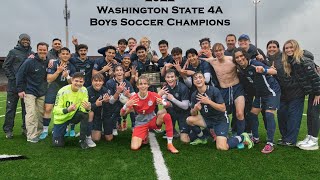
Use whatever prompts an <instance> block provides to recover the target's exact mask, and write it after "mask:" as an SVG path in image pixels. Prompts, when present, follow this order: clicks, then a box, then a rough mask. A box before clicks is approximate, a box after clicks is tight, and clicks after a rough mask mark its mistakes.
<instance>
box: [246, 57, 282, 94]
mask: <svg viewBox="0 0 320 180" xmlns="http://www.w3.org/2000/svg"><path fill="white" fill-rule="evenodd" d="M256 66H263V68H265V69H269V67H268V66H267V65H265V64H263V63H262V62H259V61H257V60H255V59H253V60H250V61H249V65H248V66H247V67H246V68H245V69H242V73H241V74H242V75H243V76H244V77H245V79H246V81H248V82H249V83H251V84H253V86H252V87H253V88H254V89H255V96H258V97H263V96H276V94H278V93H280V85H279V83H278V81H277V80H276V79H275V78H274V77H273V76H271V75H265V74H261V73H257V72H256Z"/></svg>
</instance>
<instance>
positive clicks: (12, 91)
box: [2, 34, 33, 139]
mask: <svg viewBox="0 0 320 180" xmlns="http://www.w3.org/2000/svg"><path fill="white" fill-rule="evenodd" d="M30 54H33V52H32V51H31V47H30V36H29V35H28V34H21V35H20V36H19V41H18V44H17V45H16V47H14V48H13V49H12V50H10V51H9V54H8V55H7V57H6V59H5V61H4V63H3V65H2V68H3V69H4V71H5V74H6V76H7V78H8V85H7V104H6V115H5V120H4V124H3V131H4V132H5V133H6V138H8V139H11V138H12V137H13V133H12V131H13V126H14V118H15V115H16V110H17V104H18V101H19V96H18V92H17V88H16V73H17V71H18V68H19V67H20V65H21V64H22V63H23V62H24V60H25V59H27V58H28V56H29V55H30ZM21 109H22V113H21V114H22V122H23V123H22V129H23V132H22V134H24V135H26V126H25V115H26V110H25V105H24V101H23V100H21Z"/></svg>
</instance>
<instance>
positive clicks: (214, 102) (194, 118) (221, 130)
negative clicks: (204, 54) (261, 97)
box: [187, 72, 253, 150]
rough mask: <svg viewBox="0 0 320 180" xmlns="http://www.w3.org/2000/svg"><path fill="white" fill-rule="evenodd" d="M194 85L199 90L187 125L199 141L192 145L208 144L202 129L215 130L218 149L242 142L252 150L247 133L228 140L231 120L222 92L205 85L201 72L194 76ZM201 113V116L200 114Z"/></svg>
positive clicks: (224, 148) (192, 101) (231, 146)
mask: <svg viewBox="0 0 320 180" xmlns="http://www.w3.org/2000/svg"><path fill="white" fill-rule="evenodd" d="M193 84H194V85H195V87H196V88H197V89H196V91H195V92H193V93H192V96H191V116H190V117H188V119H187V123H188V124H189V125H190V126H192V127H191V129H192V131H193V132H194V133H195V134H197V136H198V139H196V140H194V142H191V144H193V145H195V144H199V143H203V144H205V143H206V140H205V139H204V137H203V132H202V130H201V129H200V127H202V128H209V129H214V132H215V133H216V135H217V138H216V147H217V149H218V150H228V149H230V148H235V147H237V145H238V144H239V143H242V142H243V143H244V144H247V145H248V148H249V149H250V148H251V147H252V146H253V142H252V141H251V139H250V138H249V135H248V134H247V133H242V134H241V135H240V136H235V137H231V138H227V136H228V129H229V120H228V117H227V115H226V106H225V104H224V101H223V98H222V96H221V93H220V91H219V90H218V89H217V88H215V87H213V86H209V85H208V86H207V85H205V77H204V75H203V74H202V73H201V72H198V73H195V74H194V75H193ZM199 111H200V113H201V115H199V114H198V113H199ZM199 126H200V127H199Z"/></svg>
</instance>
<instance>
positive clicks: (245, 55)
mask: <svg viewBox="0 0 320 180" xmlns="http://www.w3.org/2000/svg"><path fill="white" fill-rule="evenodd" d="M236 52H242V54H243V55H244V57H245V58H246V59H247V61H249V60H250V55H249V54H248V53H247V51H246V50H245V49H243V48H240V47H238V48H235V49H234V50H233V52H232V60H233V63H234V64H236V65H237V62H236V57H235V54H236Z"/></svg>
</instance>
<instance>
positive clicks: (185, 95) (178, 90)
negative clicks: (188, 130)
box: [166, 82, 189, 114]
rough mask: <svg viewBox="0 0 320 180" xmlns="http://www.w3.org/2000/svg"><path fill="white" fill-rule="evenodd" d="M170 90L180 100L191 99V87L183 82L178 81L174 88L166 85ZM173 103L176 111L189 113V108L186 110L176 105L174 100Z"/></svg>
mask: <svg viewBox="0 0 320 180" xmlns="http://www.w3.org/2000/svg"><path fill="white" fill-rule="evenodd" d="M166 87H167V88H168V90H169V93H170V94H172V95H173V96H174V98H176V99H177V100H178V101H184V100H189V88H188V87H187V86H186V85H185V84H183V83H182V82H177V84H176V86H175V87H174V88H171V87H170V86H166ZM171 104H172V107H171V108H172V109H173V111H174V112H185V113H187V114H188V113H189V109H187V110H184V109H181V108H180V107H178V106H177V105H175V104H174V103H173V102H171Z"/></svg>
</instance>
